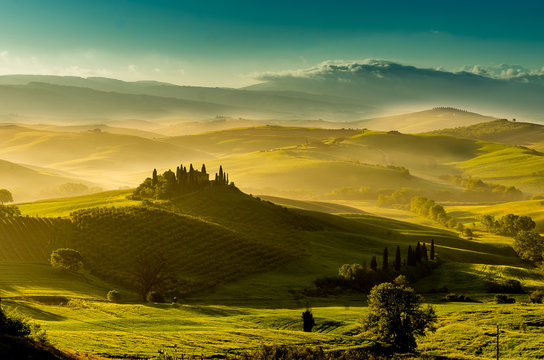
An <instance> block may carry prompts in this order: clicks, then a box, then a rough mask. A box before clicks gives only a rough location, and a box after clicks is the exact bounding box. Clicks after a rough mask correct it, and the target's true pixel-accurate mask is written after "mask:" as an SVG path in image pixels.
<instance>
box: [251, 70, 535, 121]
mask: <svg viewBox="0 0 544 360" xmlns="http://www.w3.org/2000/svg"><path fill="white" fill-rule="evenodd" d="M260 79H261V80H262V81H263V82H262V83H260V84H257V85H252V86H249V87H246V89H251V90H266V91H271V90H273V91H306V92H310V93H313V94H320V95H334V96H341V97H344V98H347V99H354V100H358V101H361V102H364V103H367V104H373V105H374V106H376V107H378V108H381V109H395V108H402V107H403V106H404V107H407V106H414V105H419V106H423V107H429V106H436V104H450V106H456V107H462V108H472V109H478V110H479V111H484V112H491V113H496V114H497V113H498V114H503V115H502V117H505V116H506V117H516V118H523V119H531V120H537V119H540V120H542V118H543V117H542V115H541V114H542V113H543V110H544V105H543V104H542V101H541V100H540V99H542V98H543V96H544V83H543V81H542V76H538V75H535V76H531V75H526V76H522V77H515V78H492V77H489V76H483V75H477V74H474V73H469V72H457V73H454V72H448V71H443V70H435V69H423V68H417V67H414V66H406V65H401V64H398V63H394V62H389V61H383V60H367V61H363V62H351V63H345V62H344V63H335V62H324V63H322V64H320V65H318V66H315V67H313V68H309V69H305V70H299V71H293V72H283V73H278V74H274V73H268V74H263V75H262V76H261V77H260Z"/></svg>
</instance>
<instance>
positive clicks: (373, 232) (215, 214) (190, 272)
mask: <svg viewBox="0 0 544 360" xmlns="http://www.w3.org/2000/svg"><path fill="white" fill-rule="evenodd" d="M111 195H112V194H111V193H103V194H95V195H92V197H94V198H95V202H96V203H99V202H100V201H105V200H104V199H108V198H110V197H111ZM80 199H82V200H83V201H87V200H85V199H83V198H80ZM65 201H66V202H68V204H71V205H68V206H69V207H74V205H73V204H74V203H75V202H76V201H77V198H74V199H73V200H72V199H66V200H65ZM86 206H87V205H85V202H83V203H82V207H83V209H82V210H76V211H75V212H73V213H71V215H70V216H69V217H68V218H64V219H55V220H54V221H51V220H47V219H44V220H40V221H42V222H43V221H50V224H51V226H50V228H51V229H55V231H54V234H55V236H54V238H53V240H51V237H50V235H49V237H47V236H46V237H43V235H40V236H42V237H43V239H42V238H41V237H40V238H39V239H38V238H37V240H36V241H34V240H33V242H31V241H30V239H29V238H26V237H25V235H24V232H21V231H19V232H13V231H11V230H9V229H11V228H10V227H9V226H12V225H9V224H7V223H5V224H3V225H2V224H0V226H2V229H4V230H3V231H4V233H6V234H12V235H10V236H11V237H10V239H12V240H10V241H9V242H6V246H5V247H6V248H5V249H3V250H2V256H3V257H2V258H1V259H0V260H10V259H11V260H19V261H21V260H24V261H37V260H39V259H38V258H37V257H36V255H33V254H40V253H47V251H50V249H52V248H55V247H65V246H68V247H72V248H75V249H77V250H80V251H81V252H82V254H83V255H84V257H85V259H86V264H87V266H88V268H89V269H91V270H93V271H94V272H95V273H96V274H100V275H101V276H102V277H103V278H106V279H109V280H110V281H112V280H113V281H118V282H119V281H120V282H122V283H126V279H129V278H130V276H129V275H130V271H131V269H132V268H133V266H134V261H135V259H137V258H138V257H139V256H142V255H143V254H148V255H153V254H155V255H157V256H162V257H163V258H164V261H165V262H167V263H169V264H170V265H171V268H172V269H175V270H174V271H173V272H174V273H175V274H177V276H179V278H180V279H182V280H185V281H190V282H191V283H190V286H189V285H186V286H189V288H191V289H203V288H207V287H210V286H215V287H216V290H217V291H219V292H218V294H219V295H217V296H226V293H225V292H229V291H230V292H231V293H230V295H229V297H232V296H242V297H243V296H246V297H249V298H251V297H255V296H273V295H272V294H273V293H274V292H277V291H281V292H284V293H289V291H292V290H293V289H299V290H300V289H301V288H302V287H305V286H308V285H310V284H311V282H312V281H313V280H314V279H315V278H317V277H320V276H329V275H334V274H336V272H337V269H338V267H339V266H340V265H342V264H343V263H354V262H360V261H361V259H363V258H367V257H369V256H371V255H379V254H381V252H382V251H383V247H385V246H388V247H391V248H392V247H395V246H396V245H401V246H403V247H407V246H408V244H413V243H415V242H417V241H424V242H427V243H429V242H430V240H431V239H434V241H435V244H436V245H437V248H438V251H439V253H440V255H441V257H442V258H443V259H444V260H449V261H456V262H462V263H481V262H485V263H493V264H499V265H500V264H503V265H506V264H517V263H518V262H519V260H517V258H516V257H515V256H513V253H512V250H511V249H509V248H505V247H504V245H503V244H498V245H495V244H494V243H493V240H490V241H486V240H485V238H484V239H479V240H478V241H471V240H466V239H462V238H459V237H457V235H456V234H454V233H451V232H449V231H445V230H440V229H434V228H429V227H426V226H421V225H416V224H410V223H405V222H402V221H396V220H391V219H386V218H380V217H375V216H371V215H365V214H347V215H345V216H344V217H339V216H335V215H329V214H324V213H320V212H314V211H305V210H296V209H286V208H283V207H280V206H277V205H273V204H272V203H270V202H267V201H262V200H260V199H258V198H254V197H252V196H249V195H246V194H243V193H242V192H240V191H239V190H237V189H236V188H234V187H232V186H225V187H210V188H207V189H204V190H201V191H197V192H195V193H191V194H188V195H184V196H181V197H179V198H176V199H173V200H172V201H171V202H166V203H165V202H155V203H154V205H153V206H151V207H149V205H148V206H139V205H131V206H121V207H107V208H106V207H95V208H91V209H85V208H84V207H86ZM33 208H35V209H40V210H39V211H41V212H42V215H41V216H47V215H48V214H51V215H58V214H59V213H58V211H57V210H56V209H50V210H49V212H48V211H47V209H46V208H44V205H42V202H36V203H30V204H26V205H24V206H23V207H22V210H23V212H24V214H25V213H26V214H29V213H33V212H35V211H38V210H33ZM24 219H33V218H26V217H23V218H19V219H15V220H14V221H15V223H17V222H21V221H23V220H24ZM24 221H26V222H28V221H31V220H24ZM32 221H34V220H32ZM40 224H41V223H40ZM17 226H18V227H19V228H23V227H25V226H27V227H28V226H29V225H23V223H21V225H17ZM40 226H41V225H40ZM29 231H30V232H32V228H29ZM51 231H52V230H50V231H49V234H51V233H52V232H51ZM47 233H48V232H47V231H43V230H40V231H39V234H47ZM40 239H42V240H40ZM41 259H42V260H41V261H46V259H45V258H43V257H42V258H41ZM279 265H281V267H278V266H279ZM251 274H256V275H251ZM257 274H263V275H257ZM266 274H276V275H274V276H278V281H277V282H275V285H272V284H269V285H268V286H267V289H261V290H257V288H256V286H257V284H260V285H258V286H263V283H262V282H263V281H264V282H266V281H267V280H266V279H268V278H269V276H270V275H266ZM243 279H247V280H243ZM280 279H281V280H280ZM239 281H242V283H244V282H247V281H249V282H250V283H251V284H252V285H247V288H245V286H242V288H239V287H238V285H236V284H238V282H239ZM214 284H215V285H214ZM229 284H231V285H229ZM246 284H247V283H246ZM233 286H234V287H235V288H236V290H234V288H233ZM275 286H277V288H275ZM235 294H236V295H235Z"/></svg>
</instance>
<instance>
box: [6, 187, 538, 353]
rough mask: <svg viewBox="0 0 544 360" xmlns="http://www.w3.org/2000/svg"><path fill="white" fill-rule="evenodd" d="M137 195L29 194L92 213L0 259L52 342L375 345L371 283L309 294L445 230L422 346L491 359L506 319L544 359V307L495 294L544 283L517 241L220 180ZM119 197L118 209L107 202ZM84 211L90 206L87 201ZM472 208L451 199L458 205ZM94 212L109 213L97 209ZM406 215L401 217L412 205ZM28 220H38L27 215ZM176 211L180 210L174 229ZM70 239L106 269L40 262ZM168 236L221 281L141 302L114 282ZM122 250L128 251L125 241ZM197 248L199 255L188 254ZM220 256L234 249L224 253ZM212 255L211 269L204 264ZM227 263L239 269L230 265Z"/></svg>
mask: <svg viewBox="0 0 544 360" xmlns="http://www.w3.org/2000/svg"><path fill="white" fill-rule="evenodd" d="M128 193H129V192H128V191H119V192H106V193H101V194H95V195H91V196H84V197H78V198H70V199H63V200H53V201H52V200H46V201H39V202H35V203H26V204H22V205H21V209H22V211H23V213H24V214H40V216H44V217H45V216H55V217H56V216H62V217H64V219H61V220H57V221H59V222H61V223H63V224H65V225H66V221H68V218H67V216H68V215H69V213H71V212H74V211H79V212H77V213H76V214H75V215H74V216H75V217H73V218H72V219H71V221H73V222H74V224H80V225H77V226H78V227H76V228H75V230H74V231H75V232H76V234H79V235H78V236H76V237H73V238H72V237H68V238H65V237H63V236H64V235H66V234H65V233H63V232H61V233H60V235H59V233H58V232H57V233H55V234H56V235H55V237H54V240H52V241H53V243H47V242H46V241H45V240H40V241H37V240H36V241H35V242H34V243H29V242H28V240H27V239H25V236H24V234H23V233H13V234H12V236H13V239H15V240H18V241H12V242H10V243H9V244H10V245H9V246H8V247H7V248H6V249H5V250H4V252H5V253H6V254H12V253H15V254H20V255H21V256H22V257H21V258H17V259H16V260H19V261H18V262H13V261H10V262H8V261H5V260H6V259H9V257H7V258H4V261H2V262H0V272H1V273H2V274H9V275H4V276H3V277H2V279H1V280H0V296H1V297H2V299H3V306H5V307H8V308H16V309H17V311H19V312H21V313H23V314H25V315H26V316H28V317H29V318H31V319H33V320H34V321H36V322H37V323H39V324H41V325H42V327H43V328H44V329H46V330H47V333H48V336H49V339H50V341H51V342H52V343H53V344H54V345H56V346H58V347H60V348H63V349H71V350H77V351H80V352H83V353H90V354H98V355H103V356H107V357H123V356H126V355H139V356H140V355H144V356H153V355H155V354H157V351H158V350H159V349H166V351H168V352H174V350H176V349H177V351H181V352H184V353H186V354H200V353H203V354H207V355H213V354H217V355H222V354H225V353H228V352H230V353H237V352H238V353H239V352H241V351H246V350H251V349H253V348H256V347H258V346H260V345H262V344H273V343H281V344H293V345H320V346H323V347H324V348H326V349H330V350H334V349H345V348H350V347H360V346H368V345H371V344H372V341H370V340H366V339H362V338H360V337H358V336H354V335H353V333H354V332H356V329H357V327H358V322H357V321H358V319H359V318H360V316H361V315H362V314H363V313H364V312H365V311H366V303H365V301H366V300H365V295H364V294H360V293H349V292H348V293H344V294H341V295H338V296H331V297H305V296H304V295H303V294H302V292H301V291H302V290H303V289H304V288H307V287H310V286H311V285H312V281H313V280H315V279H316V278H318V277H322V276H332V275H335V274H336V273H337V271H338V268H339V267H340V266H341V265H342V264H344V263H361V262H363V261H367V262H368V261H369V259H370V257H371V256H372V255H376V256H380V255H381V252H382V251H383V248H384V247H388V248H389V249H390V251H391V250H392V249H394V247H396V245H401V248H402V249H403V257H404V251H405V249H406V247H407V246H408V245H409V244H412V245H413V244H415V242H417V241H421V242H426V243H430V241H431V239H432V240H434V242H435V244H436V249H437V253H438V254H439V256H440V258H441V259H442V260H443V261H444V263H443V264H442V265H440V266H439V267H438V268H437V269H436V270H434V271H433V273H432V274H430V276H427V277H425V278H423V279H421V280H420V281H418V282H416V283H415V284H413V286H414V287H415V288H416V290H417V291H418V292H421V293H422V294H423V295H424V296H425V298H426V301H427V302H429V303H431V304H434V306H435V307H436V309H437V313H438V314H439V321H440V327H439V329H438V331H437V332H436V333H435V334H433V335H431V336H428V337H426V338H424V339H421V340H420V342H419V344H420V347H419V349H420V350H421V351H422V352H423V353H425V354H430V355H437V356H438V355H444V356H448V357H449V358H455V359H490V358H492V357H493V355H494V347H493V344H494V343H493V338H492V337H491V336H490V335H489V334H490V333H491V332H492V331H493V329H494V326H495V325H496V323H497V322H499V323H500V324H501V326H502V327H503V329H504V334H503V335H502V336H503V345H502V346H503V347H502V349H503V353H502V354H503V356H505V357H507V358H511V359H526V358H527V356H529V357H531V358H538V357H541V356H542V355H541V354H542V348H543V347H544V342H543V341H542V340H541V339H542V335H544V334H543V333H542V330H541V327H540V325H541V323H542V321H544V310H543V309H542V307H541V306H537V305H529V304H527V303H526V302H527V301H528V295H527V294H520V295H514V297H515V298H516V299H517V300H518V303H517V304H513V305H495V304H494V303H493V296H494V294H493V293H488V292H487V290H486V284H487V282H488V281H489V280H490V279H503V280H505V279H516V280H519V281H521V282H522V284H523V286H524V287H525V288H526V289H528V290H531V289H535V288H542V287H544V274H543V273H542V271H541V270H539V269H536V268H532V267H530V266H528V265H525V264H523V263H521V262H520V261H519V259H518V258H517V257H516V256H515V254H514V253H513V251H512V250H511V248H510V247H509V245H510V244H511V239H510V240H509V238H504V237H499V236H497V235H492V234H485V233H478V236H477V237H475V238H474V239H464V238H461V237H459V236H458V235H457V234H456V233H453V232H451V231H448V230H446V229H442V228H439V227H435V226H436V225H435V226H426V225H423V223H424V221H414V222H405V221H399V220H393V219H391V218H384V217H377V216H373V215H369V214H364V213H361V212H360V211H357V212H355V211H354V212H351V213H343V214H341V215H340V216H339V215H332V214H326V213H323V212H316V211H314V210H316V209H321V210H324V209H329V212H331V213H332V212H336V211H338V210H340V211H342V210H349V209H350V208H349V207H347V206H345V205H334V204H329V205H327V204H324V203H317V204H315V203H312V202H301V201H298V202H297V201H289V199H274V198H270V200H275V201H280V200H283V202H284V203H286V205H289V206H294V207H297V208H298V209H294V208H292V209H286V208H282V207H279V206H275V205H273V204H271V203H269V202H266V201H262V200H260V199H258V198H254V197H251V196H248V195H245V194H243V193H241V192H239V191H237V190H235V189H231V188H225V189H222V188H210V189H208V190H204V191H199V192H196V193H192V194H188V195H185V196H181V197H179V198H177V199H175V200H174V201H172V202H170V203H168V202H164V201H158V202H155V203H154V204H155V205H154V206H153V207H152V208H150V209H149V210H145V209H146V208H140V209H141V210H137V208H134V206H138V204H140V202H136V201H132V200H127V199H126V196H127V195H128ZM526 203H527V206H529V205H530V206H534V205H535V204H536V202H523V203H520V205H519V206H521V205H522V204H526ZM109 204H112V205H115V206H116V208H115V209H113V208H109V209H106V208H104V206H106V205H109ZM346 205H347V204H346ZM351 205H356V204H354V203H351ZM354 207H359V206H354ZM85 208H90V209H89V210H83V211H82V209H85ZM302 208H306V209H309V210H302ZM93 209H94V210H93ZM125 209H127V210H128V212H127V210H125ZM469 210H470V209H468V208H467V209H465V210H464V211H469ZM384 211H385V210H384ZM389 211H393V210H389ZM396 211H399V210H396ZM459 211H460V210H455V209H448V212H449V213H452V212H453V213H456V214H457V212H459ZM386 212H387V211H386ZM87 214H96V215H92V216H91V217H90V218H88V219H87V218H86V216H88V215H87ZM397 215H399V218H401V216H400V215H401V214H400V213H399V214H397ZM457 215H459V214H457ZM459 217H462V216H460V215H459ZM23 219H32V218H26V217H24V218H20V220H19V221H22V220H23ZM147 219H153V220H152V221H151V222H148V220H147ZM165 219H171V220H168V226H166V225H167V224H166V223H164V221H165ZM405 220H410V219H409V218H408V219H405ZM27 221H29V220H27ZM134 221H135V222H134ZM467 221H468V220H467ZM418 222H420V223H418ZM125 223H126V224H132V225H130V226H125V225H124V224H125ZM138 224H140V225H138ZM176 224H178V225H176ZM428 225H432V223H431V224H428ZM138 226H143V227H144V228H145V229H146V230H147V231H151V232H153V231H158V229H167V232H162V230H161V232H157V233H156V235H154V237H153V241H152V242H148V241H147V240H146V237H145V236H144V237H140V235H139V233H140V232H141V231H144V228H142V229H141V230H139V229H140V228H139V227H138ZM78 229H79V230H78ZM81 229H86V230H85V231H83V230H81ZM129 229H132V230H129ZM154 229H156V230H154ZM183 229H195V230H196V229H201V230H198V231H193V232H191V231H189V232H187V231H183ZM163 233H164V234H165V235H164V236H163V235H161V234H163ZM204 233H205V234H206V236H205V237H203V236H202V234H204ZM63 234H64V235H63ZM166 234H170V235H166ZM175 234H180V237H179V238H178V237H176V235H175ZM59 236H60V240H62V239H64V240H65V241H71V242H70V246H73V247H75V248H78V249H79V250H81V251H82V253H83V254H84V256H85V257H86V259H87V267H88V268H89V269H94V273H95V274H100V275H101V277H100V278H99V277H97V276H96V275H92V274H91V273H89V272H88V271H85V272H84V273H82V274H79V275H72V274H65V273H62V272H60V271H57V270H54V269H52V268H51V267H49V266H48V265H47V264H46V262H45V260H41V261H37V262H34V263H30V262H29V260H30V259H31V258H32V256H34V255H32V254H33V253H35V252H36V249H37V248H41V249H50V247H44V246H45V245H44V244H46V243H47V245H48V246H51V244H53V245H54V244H55V243H57V244H58V242H59V241H60V240H59ZM44 239H45V238H44ZM161 239H162V240H161ZM168 239H170V242H171V244H170V245H167V244H168V241H167V240H168ZM131 241H132V242H131ZM195 241H197V242H196V243H195ZM214 241H215V243H214ZM232 241H234V242H236V245H233V243H232ZM198 242H200V244H198ZM22 244H27V245H25V246H24V247H23V246H21V245H22ZM30 244H34V245H32V246H30ZM40 244H42V245H40ZM112 244H119V246H118V247H115V246H112ZM220 244H221V246H219V245H220ZM250 244H258V247H260V249H261V250H258V248H251V247H248V248H247V249H248V250H247V251H246V250H244V251H238V250H236V251H234V250H235V249H242V248H243V247H244V246H248V245H250ZM169 246H171V247H169ZM184 246H186V247H184ZM157 247H158V248H164V249H168V251H167V254H169V255H171V259H177V262H178V263H179V259H185V260H184V261H182V262H181V263H179V265H178V266H176V269H177V271H178V275H179V276H181V277H185V278H186V279H190V280H192V281H195V280H197V281H198V282H199V284H200V285H206V284H212V283H214V285H213V287H207V286H203V287H200V289H201V290H198V291H196V292H192V293H190V294H187V295H185V296H184V297H183V298H181V303H180V304H177V305H170V304H142V303H139V302H138V296H137V294H135V293H134V292H133V291H132V290H130V286H128V287H127V286H123V285H121V284H120V283H119V282H116V280H115V279H121V278H123V277H125V278H126V277H127V276H130V272H126V270H127V269H128V268H129V267H130V259H131V258H133V257H135V256H136V254H137V253H138V252H141V251H144V252H148V251H151V249H156V248H157ZM268 247H272V248H268ZM117 248H118V250H119V251H117V250H116V251H113V249H117ZM32 249H34V250H32ZM100 249H107V250H108V251H106V252H103V251H102V250H100ZM138 249H139V250H138ZM184 249H185V250H184ZM250 249H252V250H251V251H249V250H250ZM274 249H275V250H274ZM189 250H190V251H192V252H186V253H184V251H189ZM43 251H46V250H43ZM180 251H181V252H180ZM248 251H249V252H248ZM260 251H263V253H261V252H260ZM274 251H276V252H278V254H279V256H280V258H281V259H282V261H280V262H277V261H276V260H275V261H272V262H267V261H268V260H267V259H269V260H273V259H272V258H270V257H269V256H264V253H266V254H268V255H270V254H272V253H274ZM25 254H27V255H26V257H25ZM96 254H98V255H99V256H98V257H97V256H96ZM219 258H221V259H222V260H221V261H219V262H218V261H217V259H219ZM25 259H29V260H25ZM195 259H196V260H195ZM199 259H200V260H201V261H200V264H204V266H201V265H199V261H198V260H199ZM202 259H204V260H202ZM252 262H253V263H252ZM113 264H115V265H113ZM212 264H213V266H210V265H212ZM227 264H231V266H229V267H228V268H226V267H224V266H225V265H227ZM251 264H264V265H263V266H261V268H260V269H259V268H251V266H254V265H251ZM199 266H201V267H200V268H199ZM98 269H100V270H101V271H97V270H98ZM199 269H200V270H199ZM227 270H228V271H227ZM124 271H125V272H124ZM214 279H215V280H216V281H215V282H214ZM442 287H446V288H448V291H450V292H456V293H459V294H467V295H469V296H471V297H472V298H474V299H476V300H479V301H482V302H481V303H442V302H440V301H439V300H440V298H441V297H443V296H444V295H445V294H444V293H432V292H431V290H432V289H433V288H442ZM114 288H117V289H120V290H121V291H122V295H123V298H124V302H123V303H121V304H113V303H109V302H107V301H106V293H107V292H108V291H109V290H111V289H114ZM197 288H198V287H197ZM306 303H310V304H311V305H312V308H313V313H314V316H315V317H316V322H317V327H316V331H315V332H313V333H311V334H307V333H304V332H302V331H301V319H300V316H301V312H302V311H303V309H304V307H305V306H306Z"/></svg>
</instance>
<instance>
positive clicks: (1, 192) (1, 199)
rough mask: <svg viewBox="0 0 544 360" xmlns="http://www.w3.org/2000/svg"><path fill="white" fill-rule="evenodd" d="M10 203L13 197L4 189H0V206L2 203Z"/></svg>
mask: <svg viewBox="0 0 544 360" xmlns="http://www.w3.org/2000/svg"><path fill="white" fill-rule="evenodd" d="M10 202H13V196H12V195H11V192H9V190H6V189H0V204H1V205H4V203H10Z"/></svg>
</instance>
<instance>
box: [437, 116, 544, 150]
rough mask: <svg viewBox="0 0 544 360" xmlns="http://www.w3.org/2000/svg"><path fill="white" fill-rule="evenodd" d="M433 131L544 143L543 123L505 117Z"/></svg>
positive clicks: (506, 140)
mask: <svg viewBox="0 0 544 360" xmlns="http://www.w3.org/2000/svg"><path fill="white" fill-rule="evenodd" d="M433 133H435V134H442V135H451V136H457V137H464V138H470V139H478V140H486V141H492V142H498V143H503V144H510V145H524V146H530V147H534V146H535V145H536V146H542V145H543V144H544V126H543V125H539V124H533V123H526V122H514V121H508V120H505V119H501V120H494V121H488V122H484V123H480V124H475V125H471V126H465V127H463V126H461V127H456V128H453V129H443V130H436V131H433Z"/></svg>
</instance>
